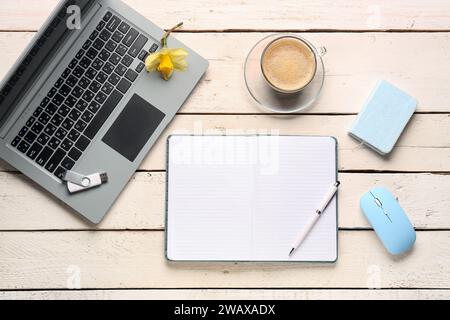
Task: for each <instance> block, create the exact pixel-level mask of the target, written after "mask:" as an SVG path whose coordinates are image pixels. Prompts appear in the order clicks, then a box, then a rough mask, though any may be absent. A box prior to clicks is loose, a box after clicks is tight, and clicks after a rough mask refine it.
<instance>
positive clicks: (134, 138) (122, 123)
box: [103, 94, 166, 162]
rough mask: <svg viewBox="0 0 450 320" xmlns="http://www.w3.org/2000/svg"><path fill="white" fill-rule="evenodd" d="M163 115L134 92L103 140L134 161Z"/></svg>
mask: <svg viewBox="0 0 450 320" xmlns="http://www.w3.org/2000/svg"><path fill="white" fill-rule="evenodd" d="M165 116H166V115H165V114H164V113H163V112H161V111H160V110H158V109H156V108H155V107H154V106H152V105H151V104H150V103H148V102H147V101H145V100H144V99H142V98H141V97H140V96H138V95H137V94H135V95H134V96H133V97H132V98H131V100H130V101H129V102H128V104H127V105H126V107H125V108H124V109H123V111H122V113H121V114H120V115H119V117H118V118H117V119H116V121H115V122H114V124H113V125H112V126H111V128H110V129H109V131H108V132H107V133H106V135H105V136H104V137H103V142H104V143H106V144H107V145H108V146H110V147H111V148H113V149H114V150H116V151H117V152H118V153H120V154H121V155H122V156H124V157H125V158H127V159H128V160H130V161H131V162H134V160H136V157H137V156H138V155H139V153H140V152H141V150H142V148H143V147H144V146H145V144H146V143H147V142H148V140H149V139H150V137H151V136H152V135H153V133H154V132H155V130H156V129H157V128H158V126H159V125H160V124H161V122H162V121H163V119H164V117H165Z"/></svg>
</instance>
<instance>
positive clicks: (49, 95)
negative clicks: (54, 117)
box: [47, 88, 58, 98]
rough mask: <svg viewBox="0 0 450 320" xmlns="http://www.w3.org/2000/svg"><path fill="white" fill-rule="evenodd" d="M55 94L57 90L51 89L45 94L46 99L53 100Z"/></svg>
mask: <svg viewBox="0 0 450 320" xmlns="http://www.w3.org/2000/svg"><path fill="white" fill-rule="evenodd" d="M56 92H58V90H57V89H56V88H51V89H50V91H49V92H48V93H47V97H49V98H53V97H54V96H55V94H56Z"/></svg>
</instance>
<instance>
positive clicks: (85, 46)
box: [83, 40, 92, 50]
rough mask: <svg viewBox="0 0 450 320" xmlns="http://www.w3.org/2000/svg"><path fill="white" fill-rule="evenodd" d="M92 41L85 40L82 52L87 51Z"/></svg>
mask: <svg viewBox="0 0 450 320" xmlns="http://www.w3.org/2000/svg"><path fill="white" fill-rule="evenodd" d="M91 44H92V41H91V40H86V42H85V43H84V44H83V50H87V49H89V47H90V46H91Z"/></svg>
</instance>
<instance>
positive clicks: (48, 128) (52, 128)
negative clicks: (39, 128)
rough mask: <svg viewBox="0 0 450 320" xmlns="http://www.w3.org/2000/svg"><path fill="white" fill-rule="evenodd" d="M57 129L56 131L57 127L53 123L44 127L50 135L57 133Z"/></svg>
mask: <svg viewBox="0 0 450 320" xmlns="http://www.w3.org/2000/svg"><path fill="white" fill-rule="evenodd" d="M55 131H56V127H55V126H54V125H52V124H51V123H49V124H48V125H47V126H46V127H45V129H44V132H45V133H46V134H48V135H49V136H52V135H53V134H54V133H55Z"/></svg>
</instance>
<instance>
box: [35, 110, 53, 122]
mask: <svg viewBox="0 0 450 320" xmlns="http://www.w3.org/2000/svg"><path fill="white" fill-rule="evenodd" d="M50 119H51V116H50V115H48V114H47V113H45V112H44V113H43V114H41V116H40V117H39V119H38V120H39V122H41V123H42V124H47V123H48V122H49V121H50Z"/></svg>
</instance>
